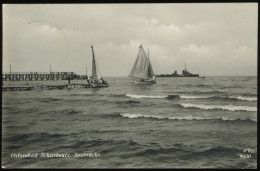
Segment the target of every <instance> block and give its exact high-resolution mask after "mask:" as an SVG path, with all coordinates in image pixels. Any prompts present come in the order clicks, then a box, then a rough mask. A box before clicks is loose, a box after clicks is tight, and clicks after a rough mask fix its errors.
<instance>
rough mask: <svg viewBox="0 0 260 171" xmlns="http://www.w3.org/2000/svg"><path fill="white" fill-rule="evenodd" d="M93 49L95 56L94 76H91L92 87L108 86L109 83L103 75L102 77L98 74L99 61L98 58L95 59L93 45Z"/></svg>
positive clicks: (93, 64) (93, 60)
mask: <svg viewBox="0 0 260 171" xmlns="http://www.w3.org/2000/svg"><path fill="white" fill-rule="evenodd" d="M91 49H92V55H93V58H92V76H91V77H90V84H91V87H93V88H99V87H108V83H107V82H106V81H105V80H104V79H103V77H102V76H101V77H100V78H98V75H97V69H98V67H97V62H96V59H95V54H94V49H93V46H91ZM100 75H101V74H100Z"/></svg>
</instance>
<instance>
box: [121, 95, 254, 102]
mask: <svg viewBox="0 0 260 171" xmlns="http://www.w3.org/2000/svg"><path fill="white" fill-rule="evenodd" d="M125 96H126V97H130V98H134V99H166V98H167V99H178V98H181V99H212V100H244V101H256V100H257V98H256V97H244V96H201V95H200V96H199V95H178V94H173V95H167V96H165V95H164V96H163V95H160V96H159V95H156V96H155V95H136V94H126V95H125Z"/></svg>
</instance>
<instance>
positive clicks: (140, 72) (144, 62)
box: [129, 45, 156, 84]
mask: <svg viewBox="0 0 260 171" xmlns="http://www.w3.org/2000/svg"><path fill="white" fill-rule="evenodd" d="M139 48H140V49H139V52H138V55H137V58H136V61H135V64H134V66H133V68H132V71H131V73H130V74H129V76H130V77H134V78H137V79H138V80H137V81H135V82H134V83H135V84H155V83H156V77H155V74H154V73H153V68H152V64H151V62H150V60H149V51H148V57H147V56H146V54H145V51H144V48H143V46H142V45H141V46H140V47H139Z"/></svg>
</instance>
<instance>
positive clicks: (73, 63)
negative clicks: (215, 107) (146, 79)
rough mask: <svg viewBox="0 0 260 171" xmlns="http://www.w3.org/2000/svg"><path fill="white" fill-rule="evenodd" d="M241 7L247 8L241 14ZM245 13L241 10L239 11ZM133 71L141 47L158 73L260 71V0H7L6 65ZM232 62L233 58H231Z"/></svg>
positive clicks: (6, 67) (110, 72)
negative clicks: (102, 0) (216, 0)
mask: <svg viewBox="0 0 260 171" xmlns="http://www.w3.org/2000/svg"><path fill="white" fill-rule="evenodd" d="M238 14H239V15H238ZM238 16H239V17H238ZM92 44H93V45H94V50H95V53H96V57H97V61H98V65H99V68H100V70H101V72H102V74H103V75H104V76H125V75H128V74H129V72H130V70H131V68H132V66H133V64H134V61H135V59H136V56H137V53H138V50H139V46H140V44H143V46H144V48H145V50H146V51H147V50H148V48H149V52H150V57H151V61H152V65H153V69H154V72H155V73H156V74H160V73H172V72H174V70H178V71H179V72H180V71H181V70H182V69H183V66H184V63H186V64H187V67H188V69H190V71H191V72H194V73H195V72H198V73H200V74H202V75H232V74H233V75H237V74H242V75H247V74H249V75H256V71H257V67H256V63H257V5H256V4H252V3H251V4H247V3H243V4H231V5H230V4H127V5H125V4H81V5H76V4H60V5H55V4H52V5H51V4H48V5H43V4H42V5H18V4H17V5H5V7H4V8H3V56H4V58H3V69H4V71H5V70H7V71H8V70H9V64H10V63H11V64H12V66H14V69H16V70H17V71H31V70H32V71H39V72H42V71H48V70H49V65H52V68H53V70H56V71H74V72H77V73H79V74H84V73H85V68H86V67H87V68H88V70H89V71H90V69H91V59H92V58H91V57H92V53H91V49H90V46H91V45H92ZM230 63H232V65H230Z"/></svg>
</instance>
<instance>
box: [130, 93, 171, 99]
mask: <svg viewBox="0 0 260 171" xmlns="http://www.w3.org/2000/svg"><path fill="white" fill-rule="evenodd" d="M126 96H127V97H130V98H134V99H164V98H167V96H152V95H136V94H126Z"/></svg>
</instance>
